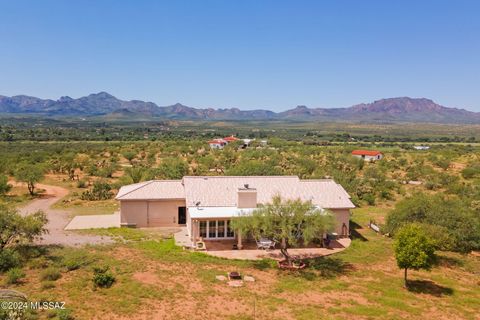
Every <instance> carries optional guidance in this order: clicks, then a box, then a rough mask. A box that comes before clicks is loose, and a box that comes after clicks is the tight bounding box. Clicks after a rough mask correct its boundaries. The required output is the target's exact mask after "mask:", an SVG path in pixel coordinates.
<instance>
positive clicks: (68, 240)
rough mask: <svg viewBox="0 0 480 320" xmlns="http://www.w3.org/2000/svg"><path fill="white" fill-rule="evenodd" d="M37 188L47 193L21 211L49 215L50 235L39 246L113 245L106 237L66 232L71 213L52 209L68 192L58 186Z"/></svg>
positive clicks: (48, 226) (45, 236) (42, 185)
mask: <svg viewBox="0 0 480 320" xmlns="http://www.w3.org/2000/svg"><path fill="white" fill-rule="evenodd" d="M37 188H39V189H44V190H45V192H44V193H43V194H42V195H41V196H40V197H39V198H37V199H34V200H32V201H31V202H30V203H28V204H27V205H26V206H24V207H22V208H20V209H19V211H20V213H21V214H23V215H26V214H29V213H34V212H36V211H38V210H42V211H43V212H45V213H46V214H47V218H48V224H47V230H48V233H47V234H45V235H43V236H42V239H39V240H37V243H38V244H47V245H51V244H56V245H64V246H82V245H86V244H107V243H113V240H112V239H110V238H109V237H105V236H95V235H84V234H78V233H75V232H74V231H66V230H64V228H65V226H66V225H67V224H68V223H69V222H70V219H69V212H68V211H66V210H56V209H52V208H51V206H52V205H53V204H54V203H56V202H57V201H59V200H60V199H62V198H63V197H65V196H66V195H67V194H68V190H67V189H65V188H62V187H58V186H51V185H46V184H38V185H37Z"/></svg>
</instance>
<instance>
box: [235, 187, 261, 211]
mask: <svg viewBox="0 0 480 320" xmlns="http://www.w3.org/2000/svg"><path fill="white" fill-rule="evenodd" d="M237 207H238V208H256V207H257V190H238V192H237Z"/></svg>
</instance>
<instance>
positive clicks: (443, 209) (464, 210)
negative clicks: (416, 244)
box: [385, 193, 480, 252]
mask: <svg viewBox="0 0 480 320" xmlns="http://www.w3.org/2000/svg"><path fill="white" fill-rule="evenodd" d="M408 223H420V224H425V225H431V226H436V227H441V228H442V229H441V230H440V231H438V230H436V234H437V235H438V234H440V233H441V232H445V233H447V234H448V239H449V240H448V243H447V242H446V243H439V244H438V246H439V247H440V248H451V250H454V251H459V252H468V251H471V250H475V249H478V248H480V217H479V216H478V215H476V214H475V213H474V212H473V211H472V210H470V208H469V207H468V205H466V204H465V203H464V201H462V200H460V199H456V198H447V197H444V196H443V195H433V196H431V195H427V194H422V193H418V194H415V195H414V196H412V197H409V198H405V199H403V200H401V201H399V202H398V203H397V204H396V206H395V209H394V210H392V211H390V212H389V214H388V216H387V219H386V225H385V228H386V231H387V232H389V233H392V234H395V232H396V231H397V230H398V229H399V228H401V227H402V226H404V225H405V224H408ZM450 242H451V243H450Z"/></svg>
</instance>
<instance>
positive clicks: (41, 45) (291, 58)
mask: <svg viewBox="0 0 480 320" xmlns="http://www.w3.org/2000/svg"><path fill="white" fill-rule="evenodd" d="M479 13H480V1H476V0H471V1H466V0H465V1H463V0H456V1H450V0H422V1H418V0H416V1H404V0H402V1H385V0H381V1H380V0H379V1H369V0H362V1H358V0H351V1H347V0H335V1H334V0H330V1H327V0H323V1H321V0H314V1H302V0H299V1H293V0H292V1H281V0H272V1H267V0H254V1H249V0H242V1H234V0H231V1H227V0H218V1H208V0H202V1H194V0H191V1H174V0H171V1H164V2H162V1H141V0H137V1H133V0H132V1H126V0H123V1H119V0H117V1H114V0H110V1H107V0H98V1H93V0H92V1H86V0H83V1H82V0H77V1H67V0H64V1H61V0H42V1H38V0H31V1H23V0H15V1H10V0H0V94H3V95H16V94H28V95H33V96H38V97H42V98H54V99H57V98H58V97H60V96H62V95H69V96H71V97H74V98H78V97H80V96H83V95H87V94H89V93H92V92H99V91H107V92H109V93H111V94H113V95H115V96H117V97H119V98H121V99H141V100H148V101H153V102H155V103H157V104H159V105H169V104H173V103H175V102H181V103H183V104H186V105H189V106H194V107H218V108H223V107H239V108H242V109H254V108H268V109H271V110H277V111H278V110H285V109H288V108H291V107H295V106H296V105H307V106H309V107H345V106H350V105H353V104H356V103H361V102H371V101H373V100H376V99H381V98H386V97H398V96H410V97H427V98H431V99H433V100H435V101H436V102H438V103H440V104H443V105H445V106H451V107H460V108H466V109H470V110H475V111H480V19H478V16H479Z"/></svg>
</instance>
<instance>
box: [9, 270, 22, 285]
mask: <svg viewBox="0 0 480 320" xmlns="http://www.w3.org/2000/svg"><path fill="white" fill-rule="evenodd" d="M6 276H7V278H6V279H5V282H6V283H7V284H16V283H19V282H20V280H21V279H23V278H25V272H23V270H22V269H20V268H17V267H15V268H11V269H10V270H8V271H7V273H6Z"/></svg>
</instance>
